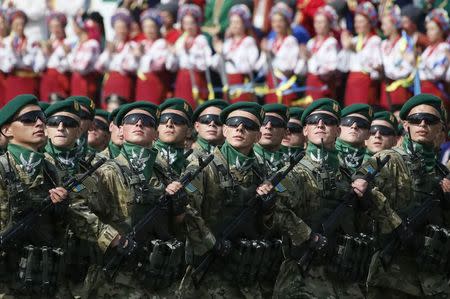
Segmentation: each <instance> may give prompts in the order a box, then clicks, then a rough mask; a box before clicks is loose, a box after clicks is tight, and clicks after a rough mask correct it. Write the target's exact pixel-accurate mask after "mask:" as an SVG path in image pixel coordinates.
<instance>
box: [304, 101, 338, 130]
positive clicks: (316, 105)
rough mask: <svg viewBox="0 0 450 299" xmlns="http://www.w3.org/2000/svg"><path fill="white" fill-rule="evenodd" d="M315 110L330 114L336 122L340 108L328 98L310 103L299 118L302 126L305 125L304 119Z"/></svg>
mask: <svg viewBox="0 0 450 299" xmlns="http://www.w3.org/2000/svg"><path fill="white" fill-rule="evenodd" d="M316 110H324V111H328V112H331V113H333V114H334V115H335V116H336V118H337V119H338V120H339V119H340V117H341V106H339V103H338V102H336V101H335V100H332V99H329V98H322V99H318V100H315V101H314V102H312V103H311V105H309V106H308V107H306V109H305V111H303V114H302V118H301V121H302V126H304V125H305V121H306V118H307V117H308V116H309V115H310V114H311V113H313V112H314V111H316Z"/></svg>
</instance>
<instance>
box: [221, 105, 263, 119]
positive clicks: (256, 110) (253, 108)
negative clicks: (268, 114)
mask: <svg viewBox="0 0 450 299" xmlns="http://www.w3.org/2000/svg"><path fill="white" fill-rule="evenodd" d="M236 110H242V111H246V112H249V113H251V114H253V115H254V116H256V118H258V120H259V123H260V124H262V122H263V120H264V115H265V113H264V109H263V107H262V106H261V105H259V104H258V103H255V102H239V103H235V104H232V105H230V106H228V107H227V108H225V109H223V110H222V113H220V121H221V122H222V123H223V124H224V123H225V122H226V120H227V118H228V115H229V114H230V113H231V112H233V111H236Z"/></svg>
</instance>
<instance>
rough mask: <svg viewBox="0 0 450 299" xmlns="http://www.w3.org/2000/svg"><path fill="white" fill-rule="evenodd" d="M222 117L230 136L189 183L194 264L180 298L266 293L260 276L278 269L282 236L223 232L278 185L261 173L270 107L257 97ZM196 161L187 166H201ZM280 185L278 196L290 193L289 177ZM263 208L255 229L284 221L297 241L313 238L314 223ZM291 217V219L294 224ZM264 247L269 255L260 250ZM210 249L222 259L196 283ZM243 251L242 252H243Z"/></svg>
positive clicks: (191, 262) (187, 218)
mask: <svg viewBox="0 0 450 299" xmlns="http://www.w3.org/2000/svg"><path fill="white" fill-rule="evenodd" d="M220 119H221V121H222V123H223V124H224V135H225V137H226V141H225V143H224V144H223V146H222V147H221V148H220V149H219V148H217V147H216V148H215V150H214V160H213V161H212V162H211V163H210V164H208V166H207V167H206V168H205V169H203V171H202V172H201V174H200V175H199V176H198V177H197V178H195V179H194V181H193V182H192V183H191V185H190V188H186V190H187V192H188V196H189V199H190V205H189V206H188V209H187V212H186V214H185V218H184V221H185V223H186V226H187V242H186V246H187V248H186V257H187V263H188V268H187V270H186V274H185V276H184V278H183V280H182V282H181V285H180V288H179V293H178V295H179V297H180V298H207V297H213V298H216V297H222V298H261V297H262V294H261V287H260V284H259V282H260V281H261V280H262V278H261V277H263V276H264V275H263V274H262V273H266V275H269V276H270V274H272V275H273V274H274V273H276V272H277V271H278V266H279V264H278V263H277V262H276V261H277V255H276V253H277V252H278V251H277V249H276V248H277V247H276V246H275V244H279V241H278V242H277V241H276V240H273V239H271V238H270V237H269V236H267V239H265V237H262V236H260V235H258V237H257V238H260V239H253V238H255V236H254V235H253V233H249V234H247V233H244V232H243V233H242V235H239V236H230V240H223V239H221V237H220V233H221V230H223V229H225V227H224V225H226V224H227V222H229V221H230V220H232V219H233V218H234V217H235V216H236V215H237V214H238V213H239V211H240V210H241V209H242V208H243V207H244V206H245V204H246V203H247V201H248V200H249V199H250V198H251V197H252V196H255V195H256V194H259V195H261V196H262V195H265V194H267V193H268V192H269V191H270V190H271V189H272V187H273V186H272V185H271V184H270V183H267V182H265V183H263V181H264V177H265V175H264V174H262V173H260V171H261V169H263V168H262V165H260V164H259V163H258V160H257V159H256V158H255V153H254V151H253V145H254V143H255V142H257V141H258V140H259V138H260V135H261V133H260V131H259V129H260V126H261V124H262V121H263V119H264V110H263V109H262V107H261V106H260V105H258V104H257V103H250V102H240V103H236V104H233V105H230V106H228V107H227V108H225V109H224V110H223V111H222V113H221V114H220ZM196 164H197V163H195V162H193V163H191V164H190V165H189V166H188V168H187V170H189V169H190V168H191V167H193V168H195V167H197V165H196ZM181 187H182V186H181V184H180V183H179V182H174V183H171V184H170V185H168V186H167V188H166V191H167V192H168V193H169V194H172V193H174V192H176V191H177V190H179V189H180V188H181ZM279 187H281V188H279V189H278V188H277V190H279V192H277V193H276V196H277V197H278V196H289V195H288V192H287V190H286V187H284V183H283V185H282V184H280V185H279ZM283 200H284V197H283ZM280 202H281V200H280ZM274 211H275V212H274ZM261 212H262V214H261V215H260V216H261V219H260V218H258V219H259V220H261V222H259V221H258V223H259V224H260V225H259V227H258V228H255V229H261V230H263V231H266V230H270V229H271V228H275V227H280V228H282V227H283V228H285V229H284V230H283V232H284V233H285V234H290V235H291V236H295V238H294V244H295V243H298V244H301V243H303V242H304V241H305V240H306V239H308V237H309V228H308V227H305V225H304V223H303V222H302V221H301V220H299V219H296V218H295V217H294V218H293V217H292V214H291V213H289V211H285V210H282V209H278V207H277V208H274V207H273V206H265V207H264V208H262V210H261ZM243 221H245V222H248V221H249V220H243ZM290 221H293V222H290ZM288 223H291V226H290V227H289V229H287V225H288ZM294 223H295V224H294ZM249 225H252V224H250V223H249ZM255 225H257V224H256V223H255ZM250 230H251V229H250ZM230 242H231V243H230ZM252 246H255V247H252ZM264 248H265V253H264V254H265V257H266V259H263V258H262V257H261V255H260V254H262V252H261V249H262V250H264ZM278 249H279V247H278ZM209 251H212V252H214V254H215V255H216V259H215V260H216V262H215V263H214V264H213V265H211V266H210V267H209V271H208V272H207V273H206V274H205V276H204V278H205V279H204V281H203V282H201V284H200V285H197V286H196V287H194V281H193V277H192V274H193V269H194V268H195V267H196V266H198V263H199V262H200V261H201V257H202V256H203V255H204V254H206V253H208V252H209ZM240 253H242V254H243V256H241V257H242V258H239V254H240ZM270 256H271V257H272V258H270ZM279 257H280V256H279ZM252 258H254V260H252ZM244 263H245V264H244ZM240 264H242V265H241V267H239V265H240ZM247 271H248V272H247ZM252 272H253V273H261V276H258V277H256V276H252V275H251V274H249V273H252Z"/></svg>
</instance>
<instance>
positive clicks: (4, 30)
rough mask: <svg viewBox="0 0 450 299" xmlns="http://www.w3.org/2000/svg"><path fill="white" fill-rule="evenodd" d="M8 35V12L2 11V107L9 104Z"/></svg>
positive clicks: (0, 58)
mask: <svg viewBox="0 0 450 299" xmlns="http://www.w3.org/2000/svg"><path fill="white" fill-rule="evenodd" d="M7 35H8V20H7V17H6V12H5V11H4V10H1V9H0V107H3V105H5V104H6V103H7V101H8V100H9V99H8V100H7V99H5V84H6V71H5V68H4V67H5V66H6V65H7V63H6V60H7V59H8V50H7V48H6V44H5V40H6V36H7Z"/></svg>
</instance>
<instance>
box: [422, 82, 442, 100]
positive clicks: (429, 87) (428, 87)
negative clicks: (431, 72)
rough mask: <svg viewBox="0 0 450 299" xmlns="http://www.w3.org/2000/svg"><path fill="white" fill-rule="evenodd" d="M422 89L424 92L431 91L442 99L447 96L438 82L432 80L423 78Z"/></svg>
mask: <svg viewBox="0 0 450 299" xmlns="http://www.w3.org/2000/svg"><path fill="white" fill-rule="evenodd" d="M420 90H421V92H422V93H430V94H432V95H435V96H437V97H439V98H441V99H442V100H444V99H445V98H446V95H445V93H443V92H442V90H440V89H439V88H438V87H437V83H435V82H433V81H430V80H421V81H420Z"/></svg>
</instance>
